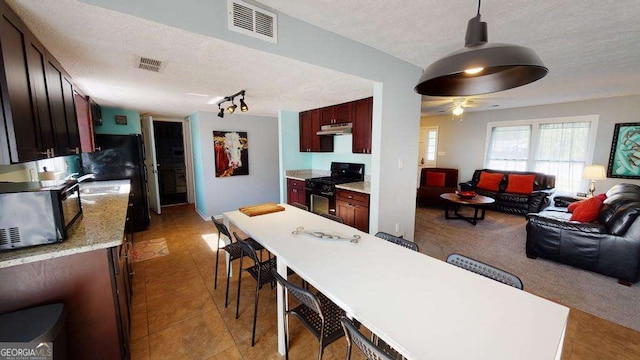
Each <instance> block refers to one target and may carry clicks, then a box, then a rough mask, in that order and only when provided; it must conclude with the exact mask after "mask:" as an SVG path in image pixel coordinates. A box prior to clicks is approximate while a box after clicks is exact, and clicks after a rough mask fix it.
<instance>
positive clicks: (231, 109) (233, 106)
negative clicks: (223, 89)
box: [218, 90, 249, 117]
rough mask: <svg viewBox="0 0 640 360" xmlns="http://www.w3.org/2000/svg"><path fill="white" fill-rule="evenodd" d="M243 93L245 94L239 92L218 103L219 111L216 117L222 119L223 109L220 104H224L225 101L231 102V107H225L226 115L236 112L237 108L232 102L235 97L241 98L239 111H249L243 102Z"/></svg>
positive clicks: (241, 91) (242, 91)
mask: <svg viewBox="0 0 640 360" xmlns="http://www.w3.org/2000/svg"><path fill="white" fill-rule="evenodd" d="M244 93H245V91H244V90H240V91H238V92H237V93H235V94H233V95H230V96H225V98H224V99H222V100H221V101H220V102H218V109H219V110H220V112H219V113H218V116H219V117H224V108H223V107H222V104H224V103H225V102H227V101H231V105H229V106H228V107H227V113H229V114H233V113H234V112H235V111H236V109H237V108H238V105H236V103H235V101H234V100H235V98H236V97H237V96H242V98H241V99H240V111H242V112H247V111H249V107H248V106H247V103H245V102H244Z"/></svg>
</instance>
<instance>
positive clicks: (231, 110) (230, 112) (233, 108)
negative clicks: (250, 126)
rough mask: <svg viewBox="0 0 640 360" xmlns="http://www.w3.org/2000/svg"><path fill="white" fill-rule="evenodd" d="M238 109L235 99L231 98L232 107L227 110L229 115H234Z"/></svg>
mask: <svg viewBox="0 0 640 360" xmlns="http://www.w3.org/2000/svg"><path fill="white" fill-rule="evenodd" d="M237 107H238V105H236V104H235V103H234V102H233V98H231V105H229V107H228V108H227V112H228V113H229V114H233V113H234V112H235V111H236V108H237Z"/></svg>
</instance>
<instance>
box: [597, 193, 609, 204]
mask: <svg viewBox="0 0 640 360" xmlns="http://www.w3.org/2000/svg"><path fill="white" fill-rule="evenodd" d="M595 197H597V198H598V199H600V201H602V202H604V201H605V200H607V194H604V193H603V194H598V195H596V196H595Z"/></svg>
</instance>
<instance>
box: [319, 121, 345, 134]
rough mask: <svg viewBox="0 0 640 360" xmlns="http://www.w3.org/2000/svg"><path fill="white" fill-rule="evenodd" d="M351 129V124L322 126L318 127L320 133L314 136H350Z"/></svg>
mask: <svg viewBox="0 0 640 360" xmlns="http://www.w3.org/2000/svg"><path fill="white" fill-rule="evenodd" d="M352 127H353V124H351V123H342V124H332V125H322V126H320V131H318V132H317V133H316V135H344V134H351V128H352Z"/></svg>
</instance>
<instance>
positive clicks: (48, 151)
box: [39, 149, 51, 158]
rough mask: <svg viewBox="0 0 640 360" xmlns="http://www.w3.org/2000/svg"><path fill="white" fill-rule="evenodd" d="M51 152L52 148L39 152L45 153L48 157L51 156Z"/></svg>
mask: <svg viewBox="0 0 640 360" xmlns="http://www.w3.org/2000/svg"><path fill="white" fill-rule="evenodd" d="M50 152H51V149H47V151H45V152H40V153H39V154H40V155H45V156H46V157H47V158H49V157H50V155H51V154H50Z"/></svg>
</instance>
